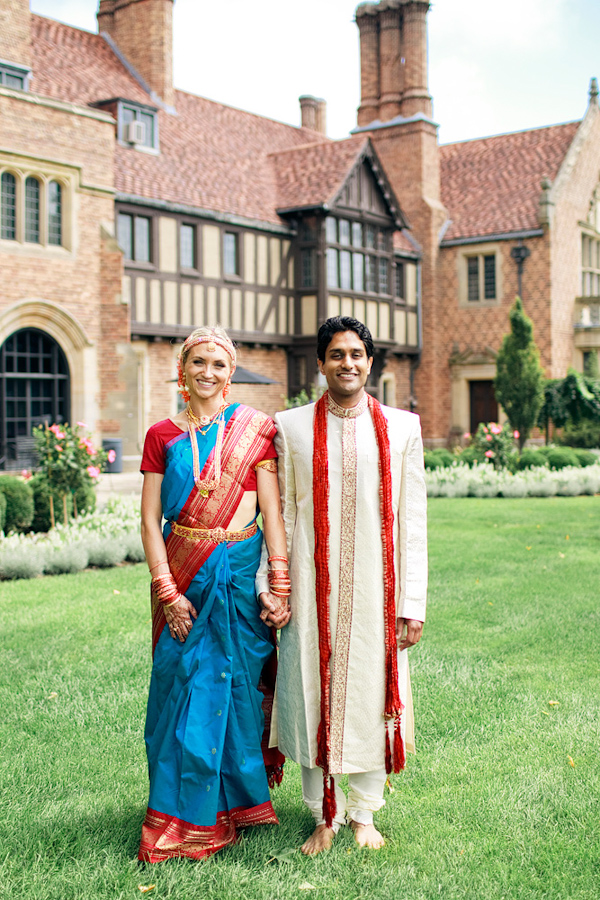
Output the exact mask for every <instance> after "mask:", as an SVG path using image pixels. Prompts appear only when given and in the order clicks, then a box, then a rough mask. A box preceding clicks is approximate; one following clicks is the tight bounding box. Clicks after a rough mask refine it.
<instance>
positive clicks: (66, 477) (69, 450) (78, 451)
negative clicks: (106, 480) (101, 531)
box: [33, 422, 114, 524]
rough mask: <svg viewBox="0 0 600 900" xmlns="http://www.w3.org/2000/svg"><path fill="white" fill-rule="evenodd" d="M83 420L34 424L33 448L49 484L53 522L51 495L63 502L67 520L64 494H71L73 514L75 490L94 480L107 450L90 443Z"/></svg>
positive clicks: (74, 509) (75, 503) (64, 517)
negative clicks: (66, 422)
mask: <svg viewBox="0 0 600 900" xmlns="http://www.w3.org/2000/svg"><path fill="white" fill-rule="evenodd" d="M84 428H87V425H86V424H85V422H77V424H76V425H72V426H71V425H50V427H43V426H40V427H39V428H34V430H33V436H34V438H35V444H36V451H37V454H38V458H39V468H40V472H41V474H42V475H43V476H44V478H45V479H46V481H47V482H48V485H49V488H50V494H51V497H50V518H51V521H52V524H54V502H53V496H57V497H60V498H61V499H62V504H63V520H64V522H65V524H66V522H67V495H70V496H71V497H72V498H73V513H74V515H75V518H77V502H76V494H77V493H78V492H80V491H82V490H85V488H86V487H87V488H89V486H90V485H94V484H95V483H96V479H97V478H98V476H99V475H100V473H101V471H102V469H103V468H104V466H105V465H106V463H107V462H111V461H112V460H111V459H110V454H111V452H112V454H113V460H114V450H113V451H109V452H108V453H107V452H106V451H105V450H99V449H98V448H97V447H95V446H94V443H93V442H92V439H91V437H90V436H89V435H87V434H86V433H85V432H84V431H83V430H82V429H84Z"/></svg>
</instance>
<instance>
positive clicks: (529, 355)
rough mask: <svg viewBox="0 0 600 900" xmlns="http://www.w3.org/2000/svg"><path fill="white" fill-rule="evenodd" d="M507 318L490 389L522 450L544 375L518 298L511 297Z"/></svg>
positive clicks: (538, 403)
mask: <svg viewBox="0 0 600 900" xmlns="http://www.w3.org/2000/svg"><path fill="white" fill-rule="evenodd" d="M509 320H510V334H506V335H504V338H503V340H502V346H501V347H500V350H499V351H498V356H497V358H496V379H495V381H494V388H495V392H496V400H497V401H498V403H500V405H501V406H502V408H503V409H504V412H505V413H506V415H507V417H508V421H509V422H510V424H511V426H512V428H513V429H514V430H515V431H518V432H519V439H518V440H519V450H522V449H523V445H524V444H525V441H526V440H527V438H528V437H529V433H530V431H531V429H532V428H533V426H534V425H535V423H536V420H537V417H538V413H539V411H540V407H541V405H542V402H543V399H544V382H545V377H544V371H543V369H542V367H541V365H540V352H539V350H538V348H537V346H536V344H535V341H534V340H533V323H532V321H531V319H530V318H529V316H527V315H526V314H525V310H524V309H523V303H522V301H521V298H520V297H516V298H515V302H514V303H513V305H512V307H511V310H510V313H509Z"/></svg>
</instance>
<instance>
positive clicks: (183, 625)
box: [165, 594, 198, 644]
mask: <svg viewBox="0 0 600 900" xmlns="http://www.w3.org/2000/svg"><path fill="white" fill-rule="evenodd" d="M197 617H198V613H197V612H196V608H195V606H194V604H193V603H190V601H189V600H188V599H187V598H186V597H184V596H183V594H180V595H179V600H178V602H177V603H175V604H174V605H173V606H166V607H165V619H166V620H167V625H168V626H169V631H170V632H171V637H172V638H175V639H177V640H180V641H181V643H182V644H183V642H184V641H185V639H186V637H187V636H188V634H189V633H190V631H191V630H192V625H193V624H194V621H193V620H194V619H196V618H197Z"/></svg>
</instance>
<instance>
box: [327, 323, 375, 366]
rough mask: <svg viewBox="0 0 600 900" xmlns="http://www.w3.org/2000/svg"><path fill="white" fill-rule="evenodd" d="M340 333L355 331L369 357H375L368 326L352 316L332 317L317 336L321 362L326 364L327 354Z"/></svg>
mask: <svg viewBox="0 0 600 900" xmlns="http://www.w3.org/2000/svg"><path fill="white" fill-rule="evenodd" d="M338 331H354V332H355V333H356V334H357V335H358V336H359V338H360V339H361V341H362V342H363V344H364V345H365V350H366V352H367V357H369V358H371V357H372V356H373V353H374V351H373V338H372V336H371V332H370V331H369V329H368V328H367V326H366V325H363V323H362V322H359V321H358V319H353V318H352V317H351V316H332V317H331V318H330V319H327V321H325V322H323V324H322V325H321V327H320V328H319V333H318V335H317V357H318V359H320V360H321V362H325V352H326V350H327V348H328V347H329V344H330V343H331V339H332V337H333V336H334V334H337V333H338Z"/></svg>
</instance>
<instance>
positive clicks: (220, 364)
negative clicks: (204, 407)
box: [184, 342, 232, 403]
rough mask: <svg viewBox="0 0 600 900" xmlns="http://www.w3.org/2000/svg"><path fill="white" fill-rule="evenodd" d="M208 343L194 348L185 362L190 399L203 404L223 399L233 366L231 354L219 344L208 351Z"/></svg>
mask: <svg viewBox="0 0 600 900" xmlns="http://www.w3.org/2000/svg"><path fill="white" fill-rule="evenodd" d="M209 346H210V345H209V344H208V342H204V343H202V344H197V345H196V346H195V347H192V348H191V350H190V352H189V353H188V356H187V359H186V361H185V367H184V371H185V379H186V383H187V386H188V390H189V392H190V399H191V400H192V401H193V400H194V399H196V400H199V401H201V402H202V403H206V402H207V401H208V402H210V401H211V400H219V402H220V401H221V399H222V396H223V388H224V387H225V385H226V384H227V380H228V378H229V376H230V375H231V371H232V365H231V359H230V357H229V354H228V353H227V351H226V350H223V348H222V347H219V345H218V344H213V345H212V347H214V349H212V348H211V349H210V350H209V349H208V347H209Z"/></svg>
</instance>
